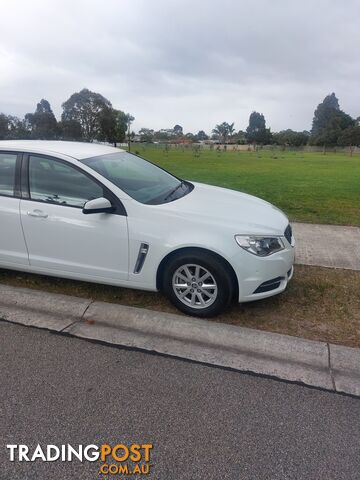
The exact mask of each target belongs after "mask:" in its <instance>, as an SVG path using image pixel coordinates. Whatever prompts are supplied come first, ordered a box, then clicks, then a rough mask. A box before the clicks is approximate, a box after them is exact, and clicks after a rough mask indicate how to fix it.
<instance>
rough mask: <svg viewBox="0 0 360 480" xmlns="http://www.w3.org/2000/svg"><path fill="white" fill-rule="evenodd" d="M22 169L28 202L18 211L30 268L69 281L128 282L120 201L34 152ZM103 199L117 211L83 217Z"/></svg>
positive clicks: (72, 170) (69, 167)
mask: <svg viewBox="0 0 360 480" xmlns="http://www.w3.org/2000/svg"><path fill="white" fill-rule="evenodd" d="M24 170H25V177H27V178H28V179H29V181H28V184H27V182H26V187H25V190H27V191H26V193H25V197H28V198H25V199H24V198H23V199H22V200H21V204H20V212H21V221H22V225H23V229H24V235H25V240H26V244H27V247H28V251H29V261H30V265H31V266H33V267H35V268H36V269H37V270H39V269H40V270H41V271H44V273H46V272H49V273H58V274H59V276H61V275H62V274H63V275H64V276H68V277H71V278H79V279H84V280H86V279H89V280H90V279H92V280H95V281H99V282H101V281H102V280H103V281H104V282H105V281H107V282H111V281H115V282H116V281H121V280H123V281H124V280H127V278H128V255H129V253H128V227H127V217H126V213H125V212H124V209H123V207H122V205H121V203H120V201H119V200H118V199H117V198H116V197H115V196H114V195H113V194H112V193H111V192H109V191H108V190H107V189H106V188H105V187H104V186H102V185H101V184H100V183H99V182H98V181H97V180H95V179H94V178H93V177H91V176H89V175H88V174H87V173H85V172H83V171H82V170H81V169H79V168H78V167H76V166H74V165H72V164H70V163H68V162H65V161H63V160H59V159H55V158H53V157H47V156H43V155H35V154H33V155H32V154H30V155H28V156H25V169H24ZM26 173H28V174H27V175H26ZM23 182H24V179H23ZM104 196H105V197H107V198H108V199H109V200H110V201H111V202H112V203H113V204H115V206H116V209H115V212H114V213H94V214H90V215H84V214H83V212H82V207H83V205H84V204H85V203H86V202H87V201H88V200H92V199H94V198H99V197H104ZM23 197H24V192H23ZM121 207H122V208H121Z"/></svg>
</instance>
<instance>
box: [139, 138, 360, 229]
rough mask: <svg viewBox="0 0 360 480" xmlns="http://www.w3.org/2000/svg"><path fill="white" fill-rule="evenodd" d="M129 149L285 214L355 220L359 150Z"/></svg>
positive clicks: (358, 218)
mask: <svg viewBox="0 0 360 480" xmlns="http://www.w3.org/2000/svg"><path fill="white" fill-rule="evenodd" d="M132 151H133V152H135V151H137V152H138V153H139V155H141V156H143V157H145V158H147V159H149V160H151V161H153V162H154V163H157V164H158V165H160V166H161V167H163V168H165V169H167V170H169V171H170V172H172V173H174V174H175V175H178V176H179V177H182V178H184V179H188V180H194V181H198V182H204V183H209V184H212V185H219V186H222V187H227V188H232V189H235V190H241V191H243V192H246V193H250V194H253V195H256V196H258V197H261V198H263V199H265V200H268V201H269V202H271V203H274V204H275V205H277V206H278V207H279V208H281V209H282V210H284V211H285V212H286V213H287V215H288V216H289V217H290V219H291V220H295V221H300V222H310V223H328V224H338V225H355V226H360V155H354V156H353V157H350V156H349V155H346V154H334V153H328V154H326V155H323V154H321V153H305V152H281V151H265V150H263V151H259V152H247V151H245V152H222V153H217V152H216V151H210V150H203V151H202V152H201V154H200V157H195V156H194V153H193V151H192V149H191V148H181V147H178V148H171V149H169V150H168V151H166V150H165V149H164V147H160V146H150V147H148V146H142V145H134V146H133V147H132Z"/></svg>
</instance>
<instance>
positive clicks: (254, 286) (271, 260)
mask: <svg viewBox="0 0 360 480" xmlns="http://www.w3.org/2000/svg"><path fill="white" fill-rule="evenodd" d="M294 259H295V249H294V248H293V247H291V246H290V245H289V247H288V248H286V249H285V250H282V251H281V252H278V253H274V254H273V255H270V256H269V257H256V256H255V255H251V254H249V253H248V252H245V251H241V252H239V253H238V254H237V255H236V257H235V258H233V259H232V260H233V261H232V265H233V267H234V270H235V273H236V275H237V278H238V284H239V303H242V302H252V301H254V300H261V299H262V298H267V297H271V296H272V295H276V294H278V293H281V292H283V291H284V290H285V289H286V287H287V284H288V282H289V281H290V280H291V278H292V276H293V273H294V266H293V265H294Z"/></svg>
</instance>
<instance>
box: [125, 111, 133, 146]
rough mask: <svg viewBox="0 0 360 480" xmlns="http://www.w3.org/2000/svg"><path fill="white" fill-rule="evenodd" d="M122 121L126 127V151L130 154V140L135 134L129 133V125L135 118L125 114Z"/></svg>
mask: <svg viewBox="0 0 360 480" xmlns="http://www.w3.org/2000/svg"><path fill="white" fill-rule="evenodd" d="M124 115H125V116H124V120H125V123H126V126H127V134H126V135H127V139H128V150H129V152H130V142H131V139H132V138H134V137H135V132H132V133H133V134H132V133H131V131H130V127H131V124H132V122H133V121H134V120H135V117H133V116H132V115H131V114H130V113H125V114H124Z"/></svg>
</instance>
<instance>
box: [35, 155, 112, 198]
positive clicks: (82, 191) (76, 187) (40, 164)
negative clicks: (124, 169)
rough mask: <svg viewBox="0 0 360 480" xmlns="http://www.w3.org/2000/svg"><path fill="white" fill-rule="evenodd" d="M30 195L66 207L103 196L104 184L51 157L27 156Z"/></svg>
mask: <svg viewBox="0 0 360 480" xmlns="http://www.w3.org/2000/svg"><path fill="white" fill-rule="evenodd" d="M29 183H30V198H31V199H32V200H38V201H42V202H48V203H57V204H59V205H65V206H69V207H83V206H84V204H85V203H86V202H87V201H88V200H93V199H94V198H99V197H103V195H104V193H103V188H102V187H101V186H100V185H98V184H97V183H96V182H94V181H93V180H92V179H91V178H89V177H88V176H87V175H85V174H83V173H81V172H80V171H79V170H77V169H76V168H74V167H72V166H71V165H67V164H65V163H62V162H59V161H56V160H54V159H51V158H45V157H37V156H35V155H31V156H30V158H29Z"/></svg>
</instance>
